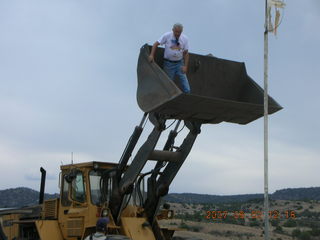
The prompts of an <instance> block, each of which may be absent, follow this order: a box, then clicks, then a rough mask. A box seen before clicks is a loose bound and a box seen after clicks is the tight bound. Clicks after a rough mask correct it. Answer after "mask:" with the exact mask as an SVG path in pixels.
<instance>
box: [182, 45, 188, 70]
mask: <svg viewBox="0 0 320 240" xmlns="http://www.w3.org/2000/svg"><path fill="white" fill-rule="evenodd" d="M183 59H184V66H183V67H182V72H183V73H187V71H188V64H189V52H188V50H185V51H184V52H183Z"/></svg>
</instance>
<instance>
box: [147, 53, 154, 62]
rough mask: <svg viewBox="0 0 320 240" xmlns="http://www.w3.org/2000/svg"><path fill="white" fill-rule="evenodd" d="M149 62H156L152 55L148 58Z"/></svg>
mask: <svg viewBox="0 0 320 240" xmlns="http://www.w3.org/2000/svg"><path fill="white" fill-rule="evenodd" d="M148 60H149V62H153V61H154V57H153V56H152V55H151V54H150V55H149V57H148Z"/></svg>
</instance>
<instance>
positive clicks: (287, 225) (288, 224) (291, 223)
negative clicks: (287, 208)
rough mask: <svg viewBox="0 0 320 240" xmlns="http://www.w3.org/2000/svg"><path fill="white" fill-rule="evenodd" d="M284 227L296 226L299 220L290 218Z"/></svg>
mask: <svg viewBox="0 0 320 240" xmlns="http://www.w3.org/2000/svg"><path fill="white" fill-rule="evenodd" d="M283 226H284V227H296V226H297V222H296V221H295V220H293V219H288V220H287V221H286V222H285V223H284V224H283Z"/></svg>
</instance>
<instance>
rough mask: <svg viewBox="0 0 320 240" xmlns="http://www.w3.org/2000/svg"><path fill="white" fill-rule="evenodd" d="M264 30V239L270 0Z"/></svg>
mask: <svg viewBox="0 0 320 240" xmlns="http://www.w3.org/2000/svg"><path fill="white" fill-rule="evenodd" d="M265 2H266V4H265V31H264V240H269V195H268V0H265Z"/></svg>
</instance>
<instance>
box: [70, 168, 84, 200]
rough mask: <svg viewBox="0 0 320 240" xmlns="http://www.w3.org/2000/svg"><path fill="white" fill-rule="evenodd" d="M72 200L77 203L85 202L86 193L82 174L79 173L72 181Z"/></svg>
mask: <svg viewBox="0 0 320 240" xmlns="http://www.w3.org/2000/svg"><path fill="white" fill-rule="evenodd" d="M72 199H73V200H75V201H77V202H85V199H86V193H85V186H84V181H83V174H82V172H77V174H76V177H75V178H74V179H73V181H72Z"/></svg>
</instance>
